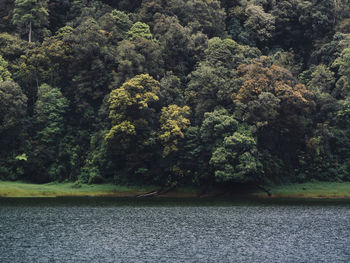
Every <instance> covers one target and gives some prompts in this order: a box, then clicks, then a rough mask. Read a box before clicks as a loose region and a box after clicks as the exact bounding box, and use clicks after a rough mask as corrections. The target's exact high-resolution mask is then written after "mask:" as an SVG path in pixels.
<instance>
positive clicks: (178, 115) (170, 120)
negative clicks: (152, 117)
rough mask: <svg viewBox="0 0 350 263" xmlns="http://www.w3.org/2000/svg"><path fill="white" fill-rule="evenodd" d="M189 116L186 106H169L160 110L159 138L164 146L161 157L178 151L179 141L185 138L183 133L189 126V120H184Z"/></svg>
mask: <svg viewBox="0 0 350 263" xmlns="http://www.w3.org/2000/svg"><path fill="white" fill-rule="evenodd" d="M189 114H190V108H189V107H188V106H184V107H179V106H177V105H169V106H168V107H164V108H163V109H162V115H161V116H160V124H161V133H160V134H159V138H160V140H161V142H162V144H163V146H164V150H163V157H166V156H168V155H169V154H170V153H171V152H176V151H178V142H179V139H183V138H184V137H185V136H184V131H185V130H186V129H187V128H188V126H189V125H190V120H189V119H187V118H186V117H187V116H188V115H189Z"/></svg>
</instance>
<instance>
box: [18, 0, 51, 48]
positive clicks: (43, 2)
mask: <svg viewBox="0 0 350 263" xmlns="http://www.w3.org/2000/svg"><path fill="white" fill-rule="evenodd" d="M47 2H48V1H47V0H16V1H15V7H14V10H13V18H12V22H13V24H15V25H16V26H17V27H18V28H19V30H20V32H21V33H24V32H27V33H28V41H29V42H31V41H32V34H33V29H34V28H38V29H39V28H40V27H43V26H47V25H48V16H49V13H48V9H47Z"/></svg>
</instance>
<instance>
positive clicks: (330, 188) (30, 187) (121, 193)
mask: <svg viewBox="0 0 350 263" xmlns="http://www.w3.org/2000/svg"><path fill="white" fill-rule="evenodd" d="M266 188H268V189H269V190H270V192H271V193H272V198H349V199H350V182H347V183H328V182H314V183H304V184H290V185H281V186H269V187H266ZM158 189H159V188H157V187H155V186H145V187H140V186H119V185H114V184H101V185H81V186H80V187H77V186H76V185H75V184H73V183H48V184H28V183H24V182H3V181H0V197H68V196H71V197H84V196H91V197H94V196H95V197H97V196H110V197H133V196H137V195H141V194H145V193H148V192H151V191H154V190H158ZM198 192H199V189H196V188H191V187H188V188H178V189H174V190H172V191H170V192H168V193H166V194H165V195H162V196H165V197H173V198H183V197H197V193H198ZM217 195H220V191H219V190H218V189H217V190H213V191H212V192H211V193H207V194H206V195H205V197H212V196H217ZM221 196H222V195H221ZM240 196H242V195H240ZM243 196H247V197H259V198H266V197H267V194H266V193H265V192H263V191H259V190H257V191H253V192H250V193H249V194H246V195H243Z"/></svg>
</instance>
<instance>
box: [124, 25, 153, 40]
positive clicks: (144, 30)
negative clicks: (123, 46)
mask: <svg viewBox="0 0 350 263" xmlns="http://www.w3.org/2000/svg"><path fill="white" fill-rule="evenodd" d="M126 34H127V37H128V39H129V40H135V39H136V38H144V39H148V40H152V38H153V36H152V34H151V30H150V28H149V25H147V24H145V23H142V22H136V23H135V24H134V25H133V26H132V27H131V28H130V30H129V31H128V32H127V33H126Z"/></svg>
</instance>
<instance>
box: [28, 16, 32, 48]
mask: <svg viewBox="0 0 350 263" xmlns="http://www.w3.org/2000/svg"><path fill="white" fill-rule="evenodd" d="M28 41H29V43H30V42H32V21H30V22H29V35H28Z"/></svg>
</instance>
